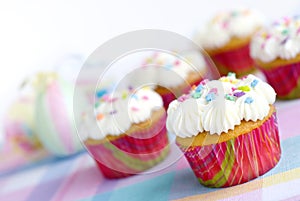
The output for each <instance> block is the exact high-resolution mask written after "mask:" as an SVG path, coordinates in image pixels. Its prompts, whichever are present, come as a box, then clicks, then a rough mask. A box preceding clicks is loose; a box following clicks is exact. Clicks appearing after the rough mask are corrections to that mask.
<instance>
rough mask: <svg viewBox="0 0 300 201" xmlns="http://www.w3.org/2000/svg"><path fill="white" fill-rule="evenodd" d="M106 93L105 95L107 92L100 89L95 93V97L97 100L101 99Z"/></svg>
mask: <svg viewBox="0 0 300 201" xmlns="http://www.w3.org/2000/svg"><path fill="white" fill-rule="evenodd" d="M106 93H107V90H105V89H101V90H98V91H97V92H96V96H97V98H101V97H102V96H103V95H104V94H106Z"/></svg>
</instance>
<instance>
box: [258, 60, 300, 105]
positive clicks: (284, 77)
mask: <svg viewBox="0 0 300 201" xmlns="http://www.w3.org/2000/svg"><path fill="white" fill-rule="evenodd" d="M260 68H261V70H262V71H263V73H264V74H265V76H266V78H267V80H268V82H269V84H270V85H271V86H272V87H273V88H274V89H275V91H276V93H277V96H278V98H281V99H292V98H300V62H299V63H293V64H289V65H285V66H278V67H276V68H272V69H264V68H262V67H260Z"/></svg>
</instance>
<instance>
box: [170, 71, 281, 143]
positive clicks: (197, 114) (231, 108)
mask: <svg viewBox="0 0 300 201" xmlns="http://www.w3.org/2000/svg"><path fill="white" fill-rule="evenodd" d="M275 98H276V93H275V91H274V90H273V88H272V87H271V86H270V85H269V84H267V83H265V82H263V81H262V80H260V79H259V78H257V77H255V76H254V75H248V76H247V77H244V78H243V79H236V78H235V75H234V74H231V75H229V76H227V77H222V78H220V79H219V80H214V81H207V80H205V81H203V82H202V83H200V84H199V85H198V86H197V87H196V88H194V89H193V90H191V92H190V93H189V94H188V95H183V96H181V97H179V98H178V99H177V100H175V101H173V102H171V104H170V105H169V108H168V117H167V129H168V130H169V131H170V132H171V133H174V134H176V135H177V136H179V137H183V138H185V137H191V136H195V135H197V134H198V133H199V132H203V131H208V132H209V133H210V134H218V135H220V134H221V133H223V132H225V133H226V132H228V130H230V129H231V130H232V129H234V127H235V126H236V125H239V124H240V123H241V121H242V120H245V121H250V120H251V121H257V120H262V119H263V118H265V117H266V116H267V115H268V112H269V109H270V106H269V105H270V104H273V103H274V102H275Z"/></svg>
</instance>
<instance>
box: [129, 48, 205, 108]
mask: <svg viewBox="0 0 300 201" xmlns="http://www.w3.org/2000/svg"><path fill="white" fill-rule="evenodd" d="M205 73H206V63H205V60H204V58H203V57H202V56H201V55H199V53H197V52H188V53H184V54H181V55H172V54H169V53H165V52H156V53H154V54H153V55H152V56H150V57H148V58H147V59H146V60H145V62H144V63H143V64H142V67H141V68H140V69H138V70H137V71H136V72H135V74H134V78H133V79H132V80H133V81H132V82H131V83H132V84H133V85H136V84H138V85H142V84H143V83H149V84H151V83H153V84H154V90H155V91H156V92H157V93H159V94H160V95H161V97H162V99H163V103H164V107H165V108H168V105H169V103H170V102H171V101H172V100H174V99H175V98H176V97H178V96H180V95H181V94H182V93H187V92H188V91H189V90H190V88H191V86H193V85H197V84H199V83H200V81H201V80H202V79H203V77H204V76H205Z"/></svg>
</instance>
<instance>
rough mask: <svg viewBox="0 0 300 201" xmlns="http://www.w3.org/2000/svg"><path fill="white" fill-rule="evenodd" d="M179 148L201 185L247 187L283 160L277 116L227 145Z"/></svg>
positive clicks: (228, 142)
mask: <svg viewBox="0 0 300 201" xmlns="http://www.w3.org/2000/svg"><path fill="white" fill-rule="evenodd" d="M179 147H180V148H181V150H182V151H183V152H184V155H185V157H186V159H187V160H188V162H189V164H190V166H191V168H192V169H193V171H194V174H195V175H196V177H197V178H198V180H199V182H200V183H201V184H203V185H205V186H208V187H228V186H233V185H237V184H241V183H245V182H247V181H249V180H251V179H254V178H256V177H258V176H260V175H262V174H264V173H266V172H267V171H269V170H270V169H271V168H273V167H274V166H275V165H276V164H277V163H278V161H279V159H280V155H281V149H280V142H279V135H278V126H277V119H276V114H275V113H273V115H272V116H271V117H270V118H269V119H268V120H266V121H265V122H264V123H263V124H262V125H261V126H260V127H258V128H256V129H253V130H252V131H251V132H249V133H246V134H243V135H240V136H238V137H236V138H233V139H230V140H228V141H226V142H222V143H219V144H214V145H206V146H196V147H189V148H184V147H182V146H180V145H179Z"/></svg>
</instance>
